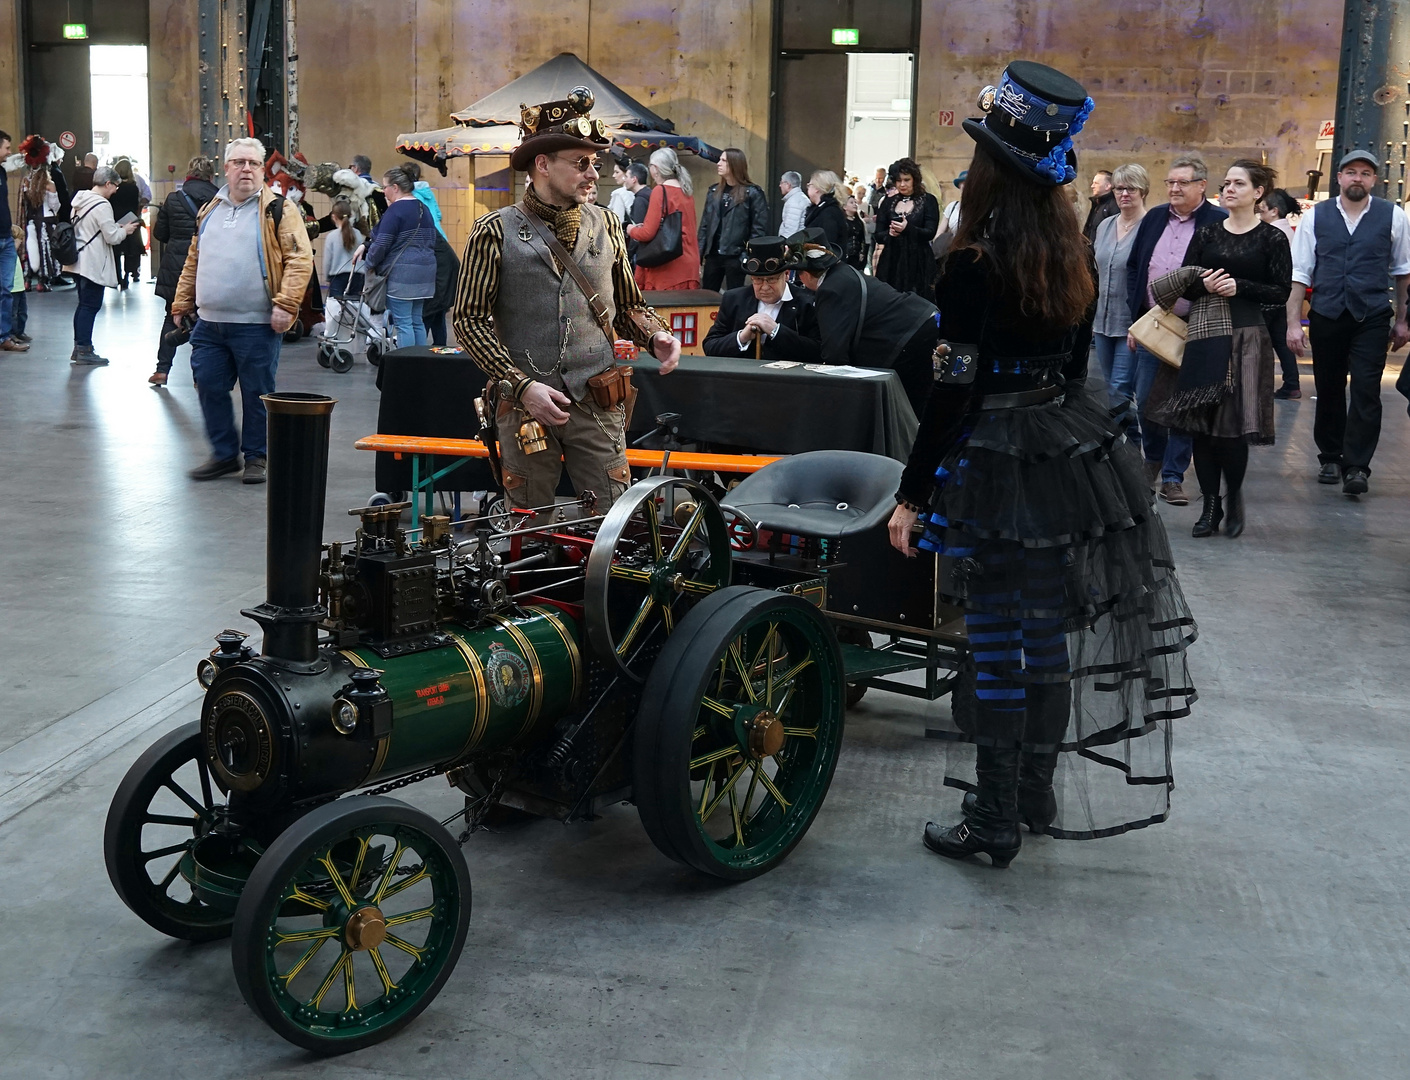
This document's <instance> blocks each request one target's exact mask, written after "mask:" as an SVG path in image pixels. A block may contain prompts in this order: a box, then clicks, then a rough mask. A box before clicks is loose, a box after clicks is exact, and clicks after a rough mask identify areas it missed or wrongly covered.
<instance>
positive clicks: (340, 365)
mask: <svg viewBox="0 0 1410 1080" xmlns="http://www.w3.org/2000/svg"><path fill="white" fill-rule="evenodd" d="M355 362H356V358H355V357H354V356H353V354H352V350H351V349H343V348H339V349H335V350H334V352H333V362H332V365H331V366H332V368H333V370H334V371H336V372H337V373H338V374H339V375H343V374H345V373H346V372H349V371H351V370H352V369H353V364H354V363H355Z"/></svg>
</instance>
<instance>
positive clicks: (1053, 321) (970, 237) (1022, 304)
mask: <svg viewBox="0 0 1410 1080" xmlns="http://www.w3.org/2000/svg"><path fill="white" fill-rule="evenodd" d="M964 250H970V251H977V252H979V254H980V255H981V256H982V257H983V258H984V259H986V260H987V261H988V263H989V267H990V269H991V271H992V273H993V275H994V277H995V278H996V279H997V280H998V281H999V282H1001V283H1002V287H1003V288H1004V289H1005V290H1006V291H1007V292H1008V294H1009V295H1011V296H1013V297H1015V298H1016V299H1017V300H1018V309H1019V311H1021V312H1022V313H1023V314H1024V315H1026V316H1027V317H1029V318H1031V319H1036V320H1038V321H1039V322H1041V323H1043V324H1044V325H1045V326H1047V327H1049V328H1052V329H1060V328H1063V327H1068V326H1072V325H1073V324H1075V323H1077V322H1080V321H1081V320H1082V317H1083V316H1084V315H1085V314H1086V313H1087V309H1088V308H1089V307H1091V305H1092V301H1093V300H1094V299H1096V295H1097V285H1096V282H1095V281H1093V280H1092V271H1091V267H1090V265H1089V263H1090V260H1091V252H1090V248H1089V247H1088V244H1087V240H1086V238H1085V237H1084V236H1083V235H1082V229H1081V227H1080V226H1079V225H1078V224H1077V214H1076V212H1075V211H1074V210H1073V207H1072V203H1071V201H1070V200H1069V198H1068V195H1067V193H1066V192H1065V191H1064V190H1063V189H1062V188H1061V187H1057V186H1054V187H1044V186H1040V185H1038V184H1036V183H1031V182H1029V181H1027V180H1023V179H1021V178H1019V177H1018V176H1015V175H1014V174H1013V173H1012V172H1011V171H1009V169H1007V168H1006V167H1005V166H1004V165H1002V164H1000V162H999V161H998V160H997V159H996V158H995V157H994V155H993V154H992V153H991V152H990V151H989V150H987V149H985V147H984V146H983V145H980V146H977V147H975V151H974V160H973V161H972V162H970V165H969V176H968V178H967V179H966V180H965V185H964V193H963V194H962V195H961V196H960V227H959V231H958V232H957V233H956V234H955V241H954V246H953V248H952V249H951V256H952V255H953V254H954V252H956V251H964ZM947 257H948V256H947Z"/></svg>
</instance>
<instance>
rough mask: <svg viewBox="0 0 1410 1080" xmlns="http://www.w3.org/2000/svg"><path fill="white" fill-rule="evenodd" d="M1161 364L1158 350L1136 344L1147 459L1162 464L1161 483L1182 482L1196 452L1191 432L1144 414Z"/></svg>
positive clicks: (1138, 402)
mask: <svg viewBox="0 0 1410 1080" xmlns="http://www.w3.org/2000/svg"><path fill="white" fill-rule="evenodd" d="M1160 364H1161V360H1160V357H1158V356H1156V355H1155V353H1153V352H1151V351H1150V350H1149V349H1146V348H1144V347H1143V346H1140V345H1137V346H1136V408H1137V410H1138V411H1139V412H1140V413H1141V414H1142V416H1141V443H1142V445H1143V446H1144V448H1145V455H1146V460H1147V461H1158V462H1160V463H1161V468H1160V480H1161V483H1164V484H1172V483H1173V484H1180V483H1183V482H1184V480H1185V472H1186V470H1188V469H1189V467H1190V455H1191V453H1192V452H1193V445H1192V444H1191V442H1190V437H1189V435H1187V434H1186V433H1185V432H1183V431H1172V430H1171V429H1170V428H1168V427H1165V426H1163V425H1161V424H1157V423H1154V422H1153V421H1150V420H1147V419H1146V418H1145V415H1144V414H1145V410H1146V399H1147V398H1148V397H1150V396H1151V387H1152V386H1153V385H1154V384H1155V375H1156V372H1158V371H1159V370H1160Z"/></svg>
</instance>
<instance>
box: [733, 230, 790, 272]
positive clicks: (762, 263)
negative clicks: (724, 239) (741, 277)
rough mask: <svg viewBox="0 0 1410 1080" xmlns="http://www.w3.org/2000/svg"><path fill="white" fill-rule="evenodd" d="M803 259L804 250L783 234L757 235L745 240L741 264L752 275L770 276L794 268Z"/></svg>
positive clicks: (740, 259) (740, 258)
mask: <svg viewBox="0 0 1410 1080" xmlns="http://www.w3.org/2000/svg"><path fill="white" fill-rule="evenodd" d="M802 261H803V253H802V251H801V250H800V249H799V248H798V247H796V246H795V245H793V244H790V243H789V242H788V241H787V240H785V239H784V238H783V237H781V236H756V237H754V239H753V240H748V241H745V244H744V253H743V254H742V255H741V256H740V257H739V265H740V266H741V267H743V268H744V272H745V273H746V274H748V275H749V276H750V277H770V276H772V275H773V274H781V273H783V272H784V271H785V270H792V269H794V268H795V267H797V266H798V265H799V264H800V263H802Z"/></svg>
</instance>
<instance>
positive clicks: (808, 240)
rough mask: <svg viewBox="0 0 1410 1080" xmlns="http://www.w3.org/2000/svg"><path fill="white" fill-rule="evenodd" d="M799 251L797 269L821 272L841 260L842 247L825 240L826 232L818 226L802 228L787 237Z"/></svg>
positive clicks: (814, 272)
mask: <svg viewBox="0 0 1410 1080" xmlns="http://www.w3.org/2000/svg"><path fill="white" fill-rule="evenodd" d="M788 242H789V244H790V245H792V246H793V247H794V248H796V249H798V251H799V252H800V253H801V256H802V258H801V261H800V263H799V266H798V269H800V270H803V271H806V272H807V273H809V274H821V273H823V272H824V271H825V270H831V269H832V268H833V267H834V266H836V265H837V264H838V263H840V262H841V261H842V249H841V248H839V247H838V246H837V245H836V244H829V243H828V242H827V233H825V232H823V231H822V230H821V229H819V228H816V227H814V228H811V229H803V230H802V231H801V232H796V233H794V234H793V235H792V236H790V237H789V238H788Z"/></svg>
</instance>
